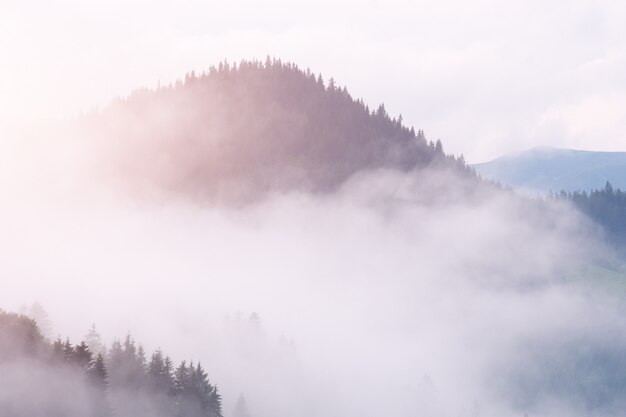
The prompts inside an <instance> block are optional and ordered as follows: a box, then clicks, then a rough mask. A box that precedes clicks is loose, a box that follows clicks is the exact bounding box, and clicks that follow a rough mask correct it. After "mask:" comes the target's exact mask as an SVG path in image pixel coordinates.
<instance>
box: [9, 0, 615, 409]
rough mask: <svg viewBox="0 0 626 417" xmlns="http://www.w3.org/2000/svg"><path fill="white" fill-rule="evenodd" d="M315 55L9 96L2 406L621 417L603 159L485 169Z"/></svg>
mask: <svg viewBox="0 0 626 417" xmlns="http://www.w3.org/2000/svg"><path fill="white" fill-rule="evenodd" d="M64 4H65V3H64ZM73 7H76V8H78V6H76V5H75V6H68V10H70V9H72V8H73ZM198 7H200V6H198ZM251 7H252V6H251ZM402 7H405V6H402ZM481 7H483V6H481ZM278 8H279V5H278V4H273V5H272V10H278ZM3 10H4V11H7V13H9V11H10V12H11V13H14V12H15V10H21V9H20V6H18V5H17V4H13V3H11V5H8V6H0V11H3ZM220 10H221V9H220ZM431 12H432V11H431ZM431 12H428V13H431ZM15 13H17V12H15ZM124 13H126V12H124ZM124 13H122V14H121V16H130V14H128V15H127V14H124ZM128 13H131V12H128ZM224 13H225V14H229V13H231V12H230V11H224ZM18 14H19V13H18ZM131 14H132V13H131ZM7 16H8V14H7ZM15 16H17V14H16V15H15ZM107 16H108V15H107ZM107 16H105V17H103V19H104V21H111V22H113V21H114V19H113V20H111V19H112V18H111V17H110V16H108V17H107ZM15 19H17V20H15V22H20V20H19V19H18V18H17V17H15ZM107 19H110V20H107ZM9 20H10V19H7V20H6V21H7V22H8V21H9ZM2 22H3V18H2V17H0V23H2ZM116 22H117V24H119V25H120V27H121V29H120V30H124V29H123V27H124V24H123V22H122V21H119V22H118V21H116ZM370 23H371V22H370ZM268 24H269V23H268ZM16 25H17V23H16ZM302 27H307V26H306V25H303V26H302ZM190 30H192V29H190ZM215 30H216V31H217V30H218V29H215ZM459 30H460V29H459ZM1 33H2V29H0V34H1ZM55 36H56V35H55ZM162 36H163V37H164V38H167V36H171V34H169V35H168V34H167V32H163V34H162ZM231 36H235V35H234V34H231ZM242 36H243V35H242ZM133 39H135V42H136V38H133ZM139 39H143V38H141V37H140V38H139ZM146 39H148V37H146ZM194 39H195V42H199V43H201V42H203V40H202V38H201V37H199V38H194ZM144 41H146V40H145V39H144ZM204 41H206V39H205V40H204ZM76 42H80V41H79V40H77V41H76ZM111 42H113V41H111ZM115 42H118V41H115ZM120 42H121V41H120ZM146 42H147V41H146ZM338 42H339V41H338ZM524 42H526V41H524ZM528 42H530V41H528ZM522 43H523V42H522ZM133 45H135V44H133ZM164 45H166V46H167V42H164ZM135 46H136V45H135ZM135 46H133V47H135ZM166 46H164V48H166ZM187 46H188V47H189V48H191V49H190V50H193V48H192V47H190V46H189V45H187ZM2 47H3V46H2V44H1V43H0V51H1V50H2ZM24 48H25V49H24V50H28V49H27V48H26V46H25V47H24ZM168 50H169V49H168ZM7 51H8V49H7ZM181 51H185V49H184V48H182V47H181ZM194 51H195V50H194ZM93 53H94V56H98V57H99V56H100V55H98V54H101V53H104V52H102V51H100V52H93ZM181 54H183V53H182V52H181ZM286 55H287V56H293V55H289V54H286ZM182 56H183V55H181V57H182ZM312 56H315V54H313V55H312ZM430 57H431V58H433V57H434V58H433V59H437V55H436V54H434V55H431V56H430ZM439 58H440V59H443V60H444V61H442V62H445V59H444V58H441V57H439ZM93 59H94V60H95V61H94V62H96V61H97V60H98V59H101V58H97V59H96V58H93ZM163 59H164V60H166V58H165V57H164V58H163ZM98 62H99V61H98ZM116 62H117V61H116ZM146 62H148V61H146ZM306 62H308V61H304V62H302V64H301V63H299V62H291V61H289V60H288V59H286V58H285V59H281V58H280V57H279V56H276V57H274V56H271V55H270V56H267V58H263V59H255V58H249V59H238V60H222V61H220V60H219V59H216V60H214V61H213V62H211V63H210V64H209V65H206V66H204V67H201V68H199V67H197V66H193V65H189V66H188V67H186V68H185V70H184V71H188V72H187V73H186V74H185V73H184V72H180V73H179V74H177V76H179V78H180V79H173V80H172V81H171V82H170V81H161V80H160V79H159V81H158V82H157V83H155V84H154V85H152V86H150V84H147V85H148V86H142V84H141V83H138V84H136V85H133V86H132V87H128V88H127V89H126V90H124V93H122V94H121V95H119V96H116V93H114V90H115V89H114V88H112V87H111V88H109V87H106V86H105V87H106V88H105V87H103V89H104V90H105V91H109V90H110V91H111V92H110V94H109V96H108V98H107V100H108V101H107V102H106V103H104V104H103V103H98V101H97V100H94V101H93V102H90V103H89V106H91V107H88V108H83V109H82V111H81V112H79V113H70V115H68V114H67V113H66V114H65V116H64V117H57V116H55V111H54V109H52V108H49V109H47V110H45V111H43V115H42V114H37V111H35V110H36V108H39V107H36V106H35V105H33V108H32V115H30V113H29V112H25V114H26V116H24V114H21V113H19V112H21V111H22V110H20V109H14V111H15V113H14V114H12V115H11V106H9V105H4V104H3V102H2V101H1V100H0V110H3V109H4V110H6V111H4V110H3V111H4V113H5V115H4V116H2V117H0V191H1V192H2V204H1V205H0V230H1V231H2V232H1V233H0V250H1V253H2V257H1V262H0V277H1V278H0V280H1V281H0V283H1V284H2V285H1V287H0V416H2V417H4V416H7V417H40V416H41V417H43V416H46V417H48V416H58V417H144V416H145V417H148V416H150V417H153V416H154V417H295V416H298V417H322V416H323V417H352V416H354V417H357V416H358V417H368V416H372V417H374V416H394V417H414V416H433V417H464V416H467V417H508V416H511V417H513V416H520V417H522V416H527V417H531V416H541V417H566V416H567V417H590V416H597V417H612V416H613V417H618V416H623V415H625V414H626V411H625V410H626V321H625V320H624V317H625V313H626V246H625V242H626V221H625V220H624V219H626V193H624V192H623V191H622V190H620V189H619V186H615V187H614V186H612V185H611V181H618V177H615V178H614V179H612V178H606V185H604V186H603V187H597V188H596V189H586V188H584V187H582V186H580V185H579V184H580V181H582V179H584V178H585V177H586V176H587V177H588V175H587V174H586V173H587V172H591V170H592V169H593V173H594V181H596V182H594V184H595V183H597V181H599V180H598V178H601V177H602V176H603V175H605V174H604V171H603V170H602V169H603V166H602V164H601V163H595V164H594V165H593V166H591V167H590V168H587V167H581V166H578V165H576V162H575V161H574V162H568V164H571V165H568V168H567V169H569V170H570V171H572V172H573V171H574V169H576V172H577V175H578V176H579V177H577V178H582V179H581V180H579V181H578V182H576V181H574V180H572V179H571V178H569V177H568V181H569V182H570V183H572V182H574V186H573V187H572V188H570V189H564V190H560V189H554V190H553V189H551V188H549V187H550V184H555V183H558V184H561V183H564V178H565V177H563V176H559V175H560V174H559V170H558V169H559V167H560V166H557V164H554V160H552V159H550V158H548V157H545V158H544V157H543V156H542V158H543V159H542V160H541V161H539V162H537V161H535V160H532V161H530V162H528V161H527V160H524V161H523V164H522V163H520V166H522V165H523V167H525V168H524V169H525V170H526V171H524V172H523V174H524V178H526V177H528V178H531V179H532V181H533V182H532V185H533V187H534V188H536V189H542V190H548V189H549V192H544V193H543V194H538V193H537V194H536V195H535V194H532V193H529V192H524V191H525V190H523V189H522V187H521V186H520V188H515V185H516V184H512V183H507V182H506V181H504V180H502V181H503V182H502V183H498V182H497V181H498V180H499V178H498V177H497V175H496V174H497V172H496V170H495V168H493V169H492V171H484V172H491V174H492V177H490V178H489V179H484V178H483V177H481V175H479V174H478V173H477V172H476V170H475V169H474V168H473V164H468V162H467V161H466V158H465V156H464V155H463V153H462V152H459V149H461V148H460V147H459V143H460V142H459V140H458V137H455V138H454V140H452V141H451V144H452V145H451V146H450V149H448V142H447V140H446V137H445V136H442V137H441V139H439V138H438V136H439V135H440V134H441V132H444V133H450V132H451V131H446V130H445V129H432V130H434V131H433V132H432V136H431V130H430V129H428V128H427V127H430V126H437V127H440V126H441V125H440V124H439V121H433V120H435V119H432V117H433V116H432V114H431V113H432V112H431V111H430V110H427V109H426V108H425V107H424V108H420V109H419V110H420V111H422V112H423V114H424V120H425V126H421V125H420V126H418V125H417V124H416V125H415V126H412V124H413V123H415V122H416V120H417V121H419V118H417V117H416V116H415V114H416V111H415V109H412V108H410V107H408V106H407V108H406V109H402V110H403V111H405V112H407V113H408V114H409V116H406V117H403V116H401V115H400V114H399V113H397V114H396V113H395V109H396V108H397V107H398V103H403V102H402V101H401V100H400V101H398V100H396V101H395V102H394V99H395V98H394V97H391V98H390V100H391V102H392V104H390V105H386V104H381V103H377V102H375V101H371V100H369V99H368V100H366V99H364V98H361V93H362V92H361V90H359V88H361V87H359V88H356V89H355V92H354V93H353V92H352V90H351V89H350V88H351V86H350V85H349V83H346V84H347V85H346V86H344V84H343V82H341V83H340V82H338V81H336V80H335V79H334V78H332V75H333V74H332V73H329V74H326V73H324V74H322V73H320V72H315V71H317V69H316V68H313V66H312V67H311V68H310V69H309V68H307V67H304V66H300V65H303V64H304V63H306ZM311 62H315V60H312V61H311ZM319 62H326V61H323V60H320V61H319ZM183 64H185V61H184V60H182V58H181V62H180V65H183ZM12 65H14V64H12ZM50 65H52V64H50ZM54 65H57V64H56V63H55V64H54ZM67 65H68V66H69V64H67ZM146 65H147V64H146ZM340 66H341V65H338V66H337V68H339V67H340ZM51 68H52V67H51ZM176 68H180V67H179V66H177V67H176ZM192 68H195V69H192ZM330 68H333V67H332V66H331V67H330ZM163 71H165V70H163ZM338 71H339V72H341V73H343V72H342V71H341V70H339V69H338ZM354 71H355V72H358V69H357V68H354ZM368 71H369V70H368ZM459 71H460V70H459ZM453 72H454V71H453ZM3 74H4V73H3V72H2V70H1V69H0V79H3V83H5V81H6V80H9V78H10V77H9V78H7V77H6V76H5V75H6V74H4V75H3ZM135 75H136V74H134V73H133V77H134V76H135ZM48 76H49V74H48V75H42V77H48ZM129 77H130V76H129ZM114 78H115V77H113V76H112V78H111V80H113V79H114ZM61 79H63V77H60V76H59V80H61ZM130 79H133V80H135V79H136V78H132V77H130V78H128V79H125V80H126V81H128V80H130ZM13 80H16V78H13ZM105 80H106V78H103V79H102V80H101V81H102V83H105ZM356 80H357V81H358V78H357V79H356ZM76 82H77V83H78V82H79V81H76ZM145 82H146V83H148V82H149V81H148V80H146V81H145ZM405 82H406V83H407V86H410V82H409V81H408V79H405ZM3 83H0V88H4V87H3V85H4V84H3ZM50 83H51V84H53V83H52V82H50ZM111 83H113V81H111ZM5 84H6V85H7V86H8V87H6V91H7V92H11V91H13V90H12V88H13V87H11V86H9V84H11V83H10V82H9V81H6V83H5ZM94 84H97V82H96V81H95V80H94ZM357 84H358V83H357ZM67 85H69V84H67ZM85 85H86V84H85ZM111 85H113V84H111ZM115 85H116V88H119V86H120V85H123V86H124V87H127V85H126V84H115ZM358 85H360V86H362V84H358ZM68 88H69V87H68ZM85 88H86V87H85ZM93 88H94V90H93V91H95V89H96V88H100V86H95V85H94V86H93ZM133 88H135V89H134V90H133ZM377 88H378V87H377ZM407 88H408V87H407ZM25 91H26V90H25ZM28 91H30V90H28ZM67 91H68V94H70V93H69V92H70V91H74V90H69V89H68V90H67ZM115 91H117V90H115ZM423 91H424V94H425V96H424V100H425V101H428V100H430V102H432V103H437V102H436V100H434V99H433V98H432V97H431V96H428V91H427V89H424V90H423ZM446 91H447V90H446ZM446 91H443V92H442V99H441V100H444V101H445V100H448V99H449V100H450V102H451V103H452V102H454V100H452V99H450V98H449V97H447V96H446V95H445V94H446ZM41 94H42V95H41V97H44V92H41ZM485 94H489V92H488V91H487V92H485ZM372 96H373V95H372V94H370V96H369V97H370V98H371V97H372ZM14 97H17V95H15V96H14ZM34 97H38V95H36V94H35V95H34ZM72 97H73V96H72ZM76 97H78V95H76ZM16 100H17V99H16ZM34 100H35V101H36V99H34ZM41 100H44V99H43V98H41ZM68 100H69V101H72V100H78V99H77V98H71V100H70V99H68ZM18 102H21V101H19V100H18V101H16V103H18ZM60 102H61V101H59V103H60ZM433 106H435V107H436V104H433ZM388 107H389V108H394V112H391V111H389V110H388ZM478 107H480V106H478ZM483 110H484V109H483ZM485 111H486V110H485ZM433 112H434V110H433ZM18 113H19V114H18ZM417 113H418V116H419V112H417ZM521 113H523V112H521ZM48 114H49V117H48ZM494 114H495V113H494ZM5 116H6V117H5ZM9 116H10V117H9ZM420 117H421V116H420ZM494 118H495V119H497V117H494ZM467 120H468V117H466V115H464V116H463V117H461V118H460V119H458V120H456V122H458V124H459V125H462V123H463V122H464V121H467ZM456 122H455V123H456ZM498 123H500V121H498V120H494V126H496V125H498ZM458 129H460V132H461V134H462V133H463V129H464V127H463V126H461V127H458ZM472 129H474V125H473V124H468V125H467V132H468V133H467V135H468V137H470V136H471V137H472V138H473V139H474V140H475V143H470V142H471V141H469V140H468V142H467V143H466V144H464V146H466V149H468V153H474V155H476V154H478V153H479V152H480V149H481V147H487V146H489V143H491V142H489V141H492V140H493V138H492V137H491V136H489V135H490V134H491V133H490V132H488V131H487V130H486V131H485V132H487V133H486V134H485V135H486V137H487V136H489V138H487V139H485V142H480V141H479V139H476V138H477V137H478V136H479V135H478V134H476V132H473V131H472ZM494 129H495V130H497V129H496V128H495V127H494ZM557 130H558V129H556V130H555V131H557ZM500 131H502V130H500ZM457 136H458V135H457ZM503 137H504V136H503ZM538 137H541V138H543V137H544V136H541V135H540V136H538ZM503 140H504V139H503ZM572 146H573V145H572ZM494 149H495V148H494ZM498 149H499V148H498ZM563 153H566V152H565V151H563ZM572 154H573V153H572ZM606 154H609V152H606ZM542 155H543V154H542ZM603 155H604V154H603ZM605 156H606V155H605ZM527 158H529V157H527ZM497 161H498V162H497V164H498V165H497V168H499V169H500V170H501V172H504V173H505V174H507V175H509V176H511V177H514V178H517V177H521V176H522V175H521V173H520V172H519V171H518V170H516V168H511V165H510V164H509V163H508V162H507V161H509V159H506V158H502V159H501V160H497ZM472 162H474V161H473V160H472ZM540 163H541V164H544V165H541V166H540V165H539V164H540ZM551 163H552V165H550V164H551ZM533 164H534V165H533ZM479 167H480V165H479ZM482 169H483V170H485V168H484V167H483V168H482ZM618 170H619V169H618V168H615V169H614V171H618ZM546 172H548V173H551V175H553V177H547V175H548V174H544V173H546ZM539 173H541V174H539ZM501 178H504V179H506V178H507V177H506V176H505V175H501ZM603 181H604V180H603ZM577 184H578V186H576V185H577ZM512 187H514V188H512ZM526 191H527V190H526Z"/></svg>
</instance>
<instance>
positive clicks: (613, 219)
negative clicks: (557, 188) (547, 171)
mask: <svg viewBox="0 0 626 417" xmlns="http://www.w3.org/2000/svg"><path fill="white" fill-rule="evenodd" d="M551 195H552V197H553V198H559V199H565V200H569V201H571V202H572V203H573V204H574V205H575V206H576V207H577V208H578V209H579V210H580V211H581V212H583V213H584V214H585V215H587V216H588V217H589V218H590V219H591V220H593V221H594V222H596V223H597V224H599V225H600V226H601V227H602V229H603V231H604V233H605V235H606V237H607V239H608V240H609V242H611V243H613V244H615V245H617V246H619V247H623V246H624V244H626V192H624V191H622V190H620V189H619V188H618V189H614V188H613V186H612V185H611V184H610V183H609V182H608V181H607V183H606V185H605V186H604V188H601V189H599V190H593V191H591V192H589V193H587V192H585V191H583V192H574V193H566V192H565V191H561V192H560V193H559V194H558V195H555V194H551Z"/></svg>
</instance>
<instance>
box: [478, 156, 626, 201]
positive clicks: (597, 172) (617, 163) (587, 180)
mask: <svg viewBox="0 0 626 417" xmlns="http://www.w3.org/2000/svg"><path fill="white" fill-rule="evenodd" d="M473 167H474V169H475V170H476V172H477V173H478V174H479V175H480V176H482V177H483V178H485V179H488V180H492V181H496V182H499V183H501V184H504V185H508V186H510V187H512V188H514V189H518V190H521V191H525V192H530V193H535V192H549V191H553V192H559V191H561V190H565V191H570V192H571V191H583V190H592V189H598V188H602V187H604V185H605V184H606V182H607V181H610V182H611V184H612V185H613V186H614V187H617V188H622V189H626V152H592V151H580V150H574V149H557V148H549V147H539V148H534V149H530V150H528V151H524V152H521V153H517V154H510V155H505V156H502V157H500V158H497V159H494V160H493V161H489V162H485V163H481V164H475V165H473Z"/></svg>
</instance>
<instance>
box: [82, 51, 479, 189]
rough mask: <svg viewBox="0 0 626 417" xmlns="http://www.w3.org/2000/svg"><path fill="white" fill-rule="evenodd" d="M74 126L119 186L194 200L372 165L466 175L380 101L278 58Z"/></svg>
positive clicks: (147, 93) (302, 185)
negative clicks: (90, 138) (135, 183)
mask: <svg viewBox="0 0 626 417" xmlns="http://www.w3.org/2000/svg"><path fill="white" fill-rule="evenodd" d="M81 124H82V127H83V128H84V129H85V132H88V135H95V136H96V142H97V143H98V144H99V146H100V148H99V150H98V152H99V156H100V157H101V159H104V160H105V161H106V162H105V163H104V166H105V167H106V168H107V169H109V170H112V171H113V172H115V173H116V174H120V175H122V176H123V178H124V180H125V181H126V180H128V179H129V178H132V179H133V180H141V181H145V182H147V183H151V184H157V185H158V186H159V187H161V188H165V189H168V190H173V191H174V192H178V193H186V194H194V195H199V196H203V197H216V196H217V197H222V196H224V195H225V194H233V193H235V194H243V195H251V194H261V193H264V192H266V191H272V190H279V191H282V190H291V189H298V190H303V191H308V192H328V191H332V190H334V189H336V188H337V187H339V186H340V185H341V184H342V183H343V182H345V181H346V180H347V179H348V178H349V177H351V176H352V175H354V174H355V173H357V172H360V171H364V170H374V169H392V170H400V171H404V172H407V171H411V170H418V169H421V168H424V167H430V166H443V167H454V168H455V169H457V168H458V169H460V170H461V171H467V172H468V173H469V172H470V171H469V170H467V168H466V166H465V163H464V161H463V160H462V158H460V159H456V158H454V157H453V156H447V155H445V153H444V152H443V148H442V145H441V142H439V141H437V142H436V143H433V142H432V141H430V142H429V141H427V140H426V138H425V136H424V134H423V132H422V131H418V132H415V130H414V129H413V128H408V127H406V126H404V125H403V123H402V116H399V117H398V118H395V117H394V118H392V117H390V116H389V115H388V114H387V111H386V110H385V106H384V105H383V104H381V105H380V106H378V108H376V109H375V110H370V108H369V107H368V106H367V105H366V104H365V103H364V102H363V100H361V99H354V98H353V97H352V96H351V95H350V94H349V93H348V91H347V90H346V88H345V87H343V88H341V87H339V86H337V85H336V83H335V81H334V80H333V79H332V78H330V79H329V80H328V81H327V82H325V81H324V80H323V78H322V76H321V75H315V74H314V73H312V72H310V71H309V70H306V71H303V70H301V69H299V68H298V67H297V66H295V65H294V64H290V63H283V62H281V61H280V60H269V59H268V60H267V61H266V62H265V63H261V62H259V61H243V62H241V63H240V64H239V65H229V64H226V63H220V64H219V65H218V66H217V67H211V68H210V69H209V70H208V71H205V72H202V73H201V74H196V73H195V72H191V73H189V74H187V75H186V77H185V79H184V80H180V81H177V82H176V83H174V84H173V85H167V86H160V87H159V88H157V89H155V90H149V89H140V90H137V91H135V92H134V93H133V94H131V95H130V96H129V97H127V98H125V99H120V100H116V101H115V102H113V103H111V104H110V105H109V106H107V107H106V108H104V109H103V110H102V111H97V112H95V113H94V114H90V115H88V116H85V117H84V118H83V119H82V120H81ZM102 157H104V158H102Z"/></svg>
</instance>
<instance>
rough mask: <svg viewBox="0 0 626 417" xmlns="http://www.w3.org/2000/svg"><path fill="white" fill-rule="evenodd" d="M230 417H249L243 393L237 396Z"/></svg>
mask: <svg viewBox="0 0 626 417" xmlns="http://www.w3.org/2000/svg"><path fill="white" fill-rule="evenodd" d="M232 417H250V413H249V412H248V404H247V403H246V399H245V398H244V396H243V393H242V394H240V395H239V399H238V400H237V403H236V404H235V408H234V409H233V414H232Z"/></svg>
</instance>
